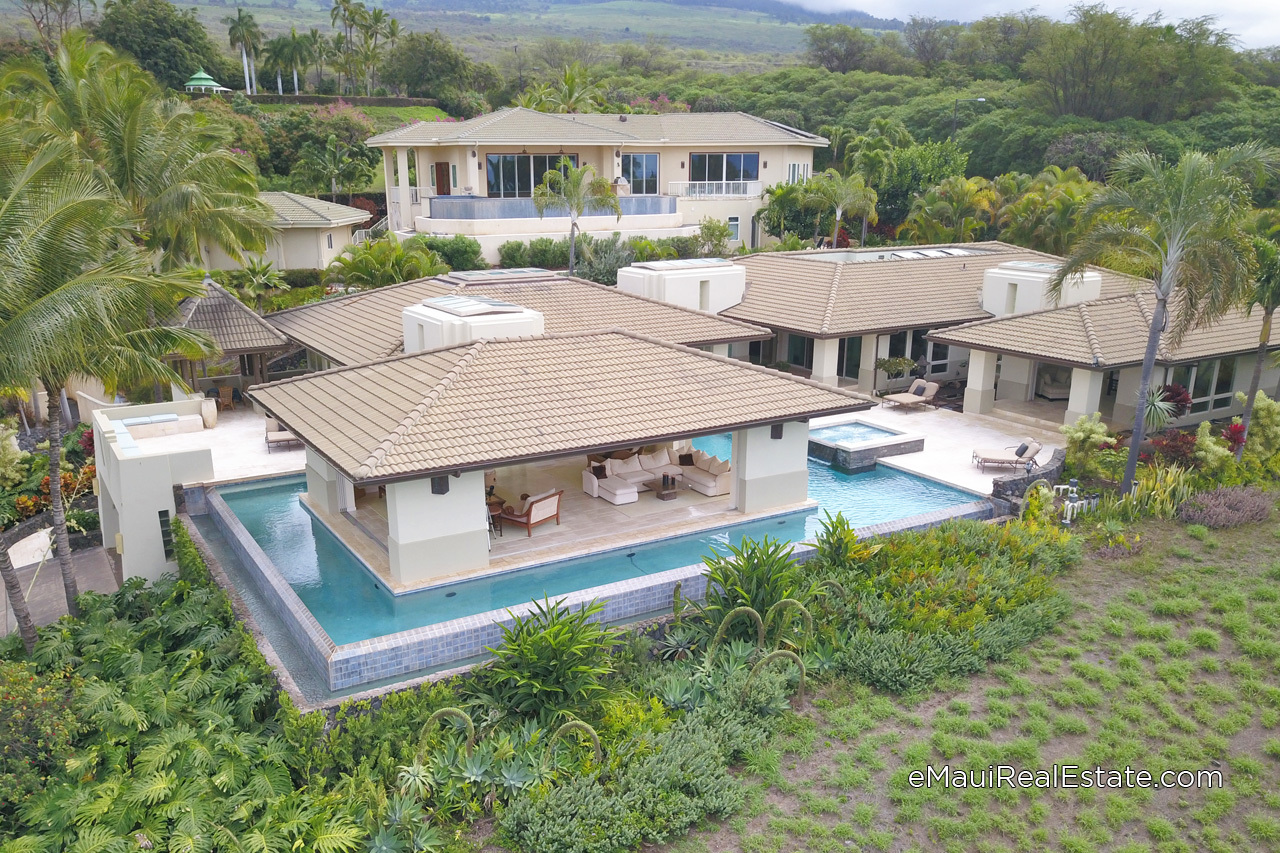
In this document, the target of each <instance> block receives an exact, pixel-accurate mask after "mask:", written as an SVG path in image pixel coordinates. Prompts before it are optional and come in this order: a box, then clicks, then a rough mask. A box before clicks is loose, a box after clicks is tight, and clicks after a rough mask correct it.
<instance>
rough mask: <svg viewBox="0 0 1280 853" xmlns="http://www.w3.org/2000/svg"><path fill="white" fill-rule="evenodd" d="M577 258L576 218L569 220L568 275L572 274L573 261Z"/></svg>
mask: <svg viewBox="0 0 1280 853" xmlns="http://www.w3.org/2000/svg"><path fill="white" fill-rule="evenodd" d="M577 259H578V220H577V218H576V217H575V218H573V219H571V220H569V275H573V269H574V265H575V262H576V261H577Z"/></svg>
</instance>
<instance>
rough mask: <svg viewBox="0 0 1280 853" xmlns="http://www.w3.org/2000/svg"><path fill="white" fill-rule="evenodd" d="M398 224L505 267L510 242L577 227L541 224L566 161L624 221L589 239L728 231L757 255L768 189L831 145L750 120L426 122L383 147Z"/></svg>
mask: <svg viewBox="0 0 1280 853" xmlns="http://www.w3.org/2000/svg"><path fill="white" fill-rule="evenodd" d="M368 144H369V146H370V147H373V148H379V149H381V150H382V154H383V166H384V173H385V177H386V187H387V205H388V216H389V224H390V227H391V230H393V231H396V232H397V233H400V234H412V233H427V234H446V235H453V234H464V235H466V236H468V237H472V238H475V239H476V240H478V241H479V242H480V245H481V247H482V248H483V250H484V254H485V257H486V258H487V259H488V260H490V261H492V262H496V261H497V257H498V255H497V251H498V246H499V245H501V244H502V243H503V242H505V241H507V240H525V241H527V240H530V239H532V238H535V237H544V236H549V235H550V236H555V237H560V236H563V235H565V234H567V233H568V232H569V220H568V218H567V217H566V216H565V215H563V214H560V215H557V214H555V213H553V212H551V211H548V213H547V215H546V216H545V217H539V216H538V213H537V210H536V209H535V207H534V204H533V198H532V196H533V188H534V187H535V186H537V185H538V184H540V183H542V176H543V175H545V174H546V173H547V172H548V171H549V170H551V169H554V168H556V165H557V164H558V162H559V161H560V158H561V157H568V158H569V159H570V160H571V161H572V162H573V163H574V164H575V165H588V164H589V165H590V166H591V167H592V168H593V169H594V170H595V174H596V175H598V176H600V177H603V178H605V179H606V180H608V181H609V182H610V183H611V184H612V185H613V187H614V190H615V192H616V193H617V195H618V201H619V203H620V205H621V208H622V216H621V218H618V217H616V216H614V215H613V214H591V213H590V212H589V215H587V216H586V217H584V218H583V219H582V220H581V221H580V226H581V227H582V229H583V230H584V231H587V232H594V233H600V234H611V233H613V232H615V231H617V232H620V233H621V234H622V235H623V236H625V237H630V236H633V235H639V236H644V237H650V238H656V237H671V236H679V235H688V234H692V233H694V232H695V231H696V230H697V228H698V224H699V223H700V222H701V221H702V220H703V219H704V218H706V217H711V218H713V219H717V220H722V221H725V222H727V223H728V224H729V228H730V229H731V231H732V234H733V239H732V242H731V246H732V247H733V248H736V247H737V246H740V245H745V246H756V245H758V244H759V241H760V238H761V234H760V232H759V229H758V227H757V224H756V220H755V216H756V213H757V212H758V211H759V209H760V205H761V200H762V198H763V195H764V188H765V187H769V186H773V185H775V184H781V183H796V182H799V181H803V180H805V179H806V178H808V177H809V174H810V171H811V170H812V168H813V152H814V149H816V148H821V147H823V146H825V145H826V144H827V140H826V139H824V138H822V137H821V136H817V135H815V134H812V133H806V132H804V131H802V130H797V129H795V128H793V127H787V126H786V125H782V124H779V123H777V122H772V121H766V120H765V119H762V118H757V117H755V116H751V115H747V114H746V113H666V114H662V115H611V114H595V113H587V114H573V115H557V114H553V113H541V112H536V111H534V110H528V109H523V108H520V107H513V108H510V109H503V110H498V111H497V112H494V113H489V114H487V115H482V116H478V117H476V118H473V119H468V120H467V121H462V122H417V123H415V124H410V125H406V126H405V127H401V128H398V129H396V130H391V131H387V132H386V133H382V134H379V135H377V136H374V137H373V138H371V139H370V140H369V141H368Z"/></svg>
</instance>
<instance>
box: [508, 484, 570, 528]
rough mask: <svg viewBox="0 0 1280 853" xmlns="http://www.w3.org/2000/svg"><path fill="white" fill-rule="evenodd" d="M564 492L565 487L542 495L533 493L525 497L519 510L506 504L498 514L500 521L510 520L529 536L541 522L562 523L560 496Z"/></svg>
mask: <svg viewBox="0 0 1280 853" xmlns="http://www.w3.org/2000/svg"><path fill="white" fill-rule="evenodd" d="M563 494H564V489H560V490H558V491H554V492H543V493H542V494H540V495H533V496H532V497H528V498H525V499H524V502H523V506H522V507H521V508H520V510H519V511H516V510H515V508H513V507H509V506H505V507H503V508H502V512H501V513H499V514H498V520H499V521H509V522H511V523H512V524H515V525H517V526H519V527H523V528H524V530H525V534H526V535H527V536H532V535H533V528H535V527H537V526H538V525H539V524H546V523H547V522H548V521H553V520H554V521H555V523H556V524H557V525H558V524H559V523H560V497H561V496H562V495H563Z"/></svg>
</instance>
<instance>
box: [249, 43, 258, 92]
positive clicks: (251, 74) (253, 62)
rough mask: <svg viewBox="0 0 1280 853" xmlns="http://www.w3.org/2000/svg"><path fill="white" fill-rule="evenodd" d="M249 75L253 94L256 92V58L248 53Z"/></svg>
mask: <svg viewBox="0 0 1280 853" xmlns="http://www.w3.org/2000/svg"><path fill="white" fill-rule="evenodd" d="M249 77H250V78H251V79H252V80H253V94H255V95H256V94H258V58H257V57H256V56H254V55H253V53H252V52H250V54H249Z"/></svg>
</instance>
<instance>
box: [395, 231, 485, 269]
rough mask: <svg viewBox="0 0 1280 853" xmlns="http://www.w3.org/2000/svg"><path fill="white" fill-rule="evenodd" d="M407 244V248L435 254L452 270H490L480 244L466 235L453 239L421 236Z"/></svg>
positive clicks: (456, 236) (412, 238) (456, 235)
mask: <svg viewBox="0 0 1280 853" xmlns="http://www.w3.org/2000/svg"><path fill="white" fill-rule="evenodd" d="M405 244H406V246H407V245H408V244H413V245H414V246H415V247H421V248H424V249H427V250H429V251H432V252H435V253H436V254H437V255H439V256H440V257H441V258H443V259H444V262H445V263H446V264H448V265H449V269H452V270H487V269H489V262H488V261H486V260H485V259H484V256H483V254H482V250H481V248H480V242H479V241H478V240H474V239H472V238H471V237H468V236H466V235H465V234H455V235H453V236H452V237H433V236H431V235H428V234H419V235H418V236H416V237H410V238H409V239H408V240H406V241H405Z"/></svg>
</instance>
